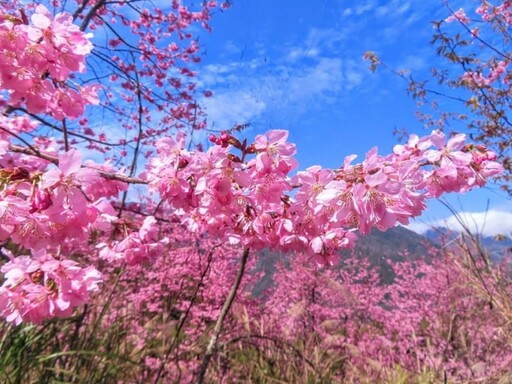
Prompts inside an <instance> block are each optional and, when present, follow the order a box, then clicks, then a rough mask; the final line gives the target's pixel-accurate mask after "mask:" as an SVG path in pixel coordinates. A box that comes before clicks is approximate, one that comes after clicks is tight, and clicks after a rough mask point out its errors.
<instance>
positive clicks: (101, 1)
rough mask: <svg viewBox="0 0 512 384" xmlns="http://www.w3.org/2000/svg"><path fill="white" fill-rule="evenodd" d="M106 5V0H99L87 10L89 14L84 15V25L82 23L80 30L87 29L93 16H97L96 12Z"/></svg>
mask: <svg viewBox="0 0 512 384" xmlns="http://www.w3.org/2000/svg"><path fill="white" fill-rule="evenodd" d="M104 5H105V0H99V1H98V2H97V3H96V4H95V5H94V7H92V8H91V9H90V10H89V12H87V15H85V17H84V21H82V25H80V30H81V31H85V30H86V29H87V27H88V26H89V23H90V22H91V20H92V18H93V17H94V16H96V12H97V11H98V10H99V9H100V8H101V7H102V6H104Z"/></svg>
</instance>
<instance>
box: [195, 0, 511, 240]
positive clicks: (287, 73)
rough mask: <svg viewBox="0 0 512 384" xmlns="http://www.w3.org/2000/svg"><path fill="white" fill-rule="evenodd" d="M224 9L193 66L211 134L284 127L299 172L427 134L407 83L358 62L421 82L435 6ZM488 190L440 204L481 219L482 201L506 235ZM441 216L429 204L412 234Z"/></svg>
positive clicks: (393, 3) (303, 0)
mask: <svg viewBox="0 0 512 384" xmlns="http://www.w3.org/2000/svg"><path fill="white" fill-rule="evenodd" d="M232 3H233V6H232V7H231V8H230V9H229V10H227V11H226V12H219V13H218V14H216V15H215V17H214V19H213V22H212V26H213V28H214V30H213V32H212V33H210V34H203V35H201V38H200V45H201V47H202V49H203V50H204V57H203V62H202V64H201V65H200V66H199V67H198V68H197V69H198V74H199V79H200V85H201V86H202V87H205V88H208V89H211V90H213V91H214V97H213V98H211V99H207V100H205V101H204V103H205V106H206V111H207V114H208V116H209V120H210V124H211V126H212V127H213V128H215V129H218V130H221V129H226V128H230V127H231V126H233V125H234V124H236V123H251V128H250V130H248V131H247V132H246V134H247V135H248V136H251V137H252V136H254V135H255V134H257V133H262V132H264V131H266V130H269V129H275V128H279V129H287V130H289V131H290V141H292V142H294V143H296V144H297V148H298V155H297V158H298V160H299V164H300V168H302V169H303V168H306V167H308V166H311V165H314V164H321V165H322V166H324V167H337V166H339V165H340V164H341V162H342V161H343V158H344V157H345V156H346V155H348V154H351V153H355V154H358V155H359V156H360V158H362V157H363V156H364V154H365V152H366V151H368V150H369V149H370V148H371V147H373V146H375V145H376V146H378V147H379V150H380V152H381V153H388V152H389V151H390V150H391V148H392V146H393V144H394V143H396V141H397V139H396V138H395V137H394V136H393V133H392V132H393V130H394V129H395V128H398V129H400V128H404V127H405V128H407V129H408V131H409V132H411V133H412V132H414V133H418V134H427V133H428V131H427V130H426V129H425V128H423V126H422V124H421V123H419V122H418V121H417V119H416V117H415V114H414V112H415V110H416V106H415V103H414V101H413V100H412V99H411V98H410V97H409V96H408V95H407V94H406V92H405V88H406V86H407V84H406V83H405V82H404V81H403V80H401V79H399V78H398V77H397V76H395V75H393V74H391V73H390V72H389V71H386V70H385V69H384V68H382V69H381V70H379V71H378V72H377V73H376V74H372V73H371V72H370V71H369V70H368V65H367V63H365V62H363V60H362V57H363V54H364V53H365V52H366V51H375V52H376V53H377V54H378V55H379V57H381V58H382V60H383V61H384V62H386V63H387V64H388V65H390V66H391V67H393V68H396V69H407V70H410V71H412V73H413V74H414V76H415V78H418V79H421V78H428V76H429V70H430V68H431V67H433V66H435V65H439V60H438V58H437V57H436V55H435V49H434V48H433V47H432V46H431V45H430V40H431V38H432V34H433V28H432V24H431V21H433V20H440V19H444V18H446V17H447V16H448V15H449V14H448V11H447V10H446V8H444V6H443V2H442V1H441V0H431V1H423V0H409V1H407V0H400V1H398V0H387V1H384V0H363V1H342V0H315V1H311V0H258V1H248V0H234V1H233V2H232ZM465 3H466V5H468V4H469V5H471V4H473V2H472V1H466V2H465ZM461 5H464V2H460V3H458V4H454V3H452V8H454V9H458V8H459V7H460V6H461ZM497 190H498V188H497V187H496V186H491V187H490V188H488V189H485V190H480V191H477V192H475V193H470V194H466V195H464V196H449V197H448V200H449V201H450V202H451V204H452V205H453V206H454V207H455V208H456V209H457V210H459V211H468V212H482V211H484V210H485V209H486V207H487V204H488V202H490V208H491V209H493V211H492V212H497V216H493V215H487V220H498V221H500V222H501V223H503V222H505V223H506V224H507V226H505V228H506V231H507V232H508V231H510V232H512V219H511V217H510V216H508V214H505V213H503V214H502V212H507V211H508V212H510V211H511V209H510V208H512V207H511V203H510V201H509V200H507V199H506V198H505V197H504V196H503V195H502V194H500V193H499V192H497ZM448 216H450V213H449V212H448V210H447V209H446V208H445V207H444V206H443V205H442V204H439V203H437V202H432V203H431V204H430V205H429V209H428V210H427V212H426V213H425V214H424V215H423V216H422V218H421V219H420V221H418V223H417V224H416V225H415V226H414V228H415V229H417V230H421V229H423V228H424V226H423V225H422V224H421V223H422V222H426V223H430V222H436V224H440V223H441V222H440V221H439V220H441V221H442V220H443V218H446V217H448ZM480 217H483V215H480ZM508 224H509V225H510V227H508ZM486 227H488V228H489V227H490V226H489V224H487V225H486Z"/></svg>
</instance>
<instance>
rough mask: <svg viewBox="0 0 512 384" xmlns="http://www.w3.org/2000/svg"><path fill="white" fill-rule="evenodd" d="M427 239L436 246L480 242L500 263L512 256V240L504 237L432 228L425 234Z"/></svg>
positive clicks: (473, 244) (495, 260)
mask: <svg viewBox="0 0 512 384" xmlns="http://www.w3.org/2000/svg"><path fill="white" fill-rule="evenodd" d="M425 237H426V238H427V239H429V240H430V241H432V242H433V243H436V244H450V243H455V242H461V241H462V242H464V243H467V244H470V245H471V246H475V241H476V242H479V243H480V245H481V246H482V248H483V249H485V251H486V252H487V253H488V255H489V257H490V258H491V260H492V261H494V262H500V261H501V260H503V258H504V257H506V256H508V257H510V256H512V238H510V237H504V236H483V235H472V236H470V235H468V234H466V233H463V232H457V231H451V230H449V229H447V228H442V227H440V228H432V229H429V230H428V231H427V232H426V233H425Z"/></svg>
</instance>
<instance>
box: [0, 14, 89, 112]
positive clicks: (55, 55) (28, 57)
mask: <svg viewBox="0 0 512 384" xmlns="http://www.w3.org/2000/svg"><path fill="white" fill-rule="evenodd" d="M72 21H73V19H72V16H71V15H70V14H67V13H59V14H57V15H56V16H55V17H53V16H52V15H51V13H50V12H49V11H48V9H47V8H46V7H44V6H43V5H39V6H37V7H36V8H35V12H34V13H33V14H32V16H31V17H30V20H29V19H28V18H27V16H26V15H25V13H24V12H23V11H21V16H20V17H18V16H14V15H10V14H0V52H1V55H0V87H1V89H3V90H6V91H7V92H8V99H7V100H5V101H4V104H5V103H8V104H9V105H10V106H11V107H25V108H26V109H27V110H28V112H30V113H45V114H48V115H51V116H52V117H54V118H55V119H58V120H62V119H63V118H65V117H70V118H76V117H78V116H80V115H81V114H82V113H83V112H84V107H85V105H87V104H97V103H98V98H97V95H96V90H97V86H96V85H87V86H84V87H81V86H79V85H77V84H75V85H73V86H72V87H71V86H69V85H68V84H67V81H68V80H69V78H70V77H71V74H72V73H74V72H85V57H86V56H87V55H88V54H89V53H90V52H91V50H92V43H91V42H90V41H89V39H88V36H87V35H86V34H85V33H83V32H82V31H80V29H79V27H78V26H76V25H74V24H73V23H72Z"/></svg>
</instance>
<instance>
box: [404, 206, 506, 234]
mask: <svg viewBox="0 0 512 384" xmlns="http://www.w3.org/2000/svg"><path fill="white" fill-rule="evenodd" d="M461 222H462V224H461ZM436 227H437V228H447V229H450V230H452V231H462V230H463V229H464V227H467V228H468V229H469V230H470V231H471V232H472V233H474V234H481V235H484V236H494V235H498V234H502V235H511V236H512V213H511V212H508V211H501V210H495V209H492V210H489V211H487V212H460V213H458V214H457V216H455V215H451V216H449V217H446V218H444V219H439V220H434V221H430V222H412V223H411V224H409V225H408V226H407V228H409V229H410V230H412V231H414V232H417V233H420V234H423V233H425V232H427V231H428V230H429V229H431V228H436Z"/></svg>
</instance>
